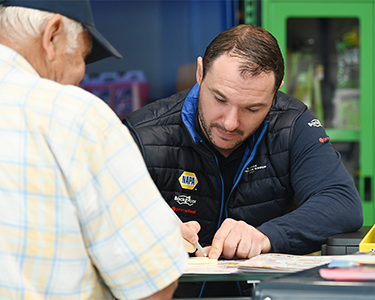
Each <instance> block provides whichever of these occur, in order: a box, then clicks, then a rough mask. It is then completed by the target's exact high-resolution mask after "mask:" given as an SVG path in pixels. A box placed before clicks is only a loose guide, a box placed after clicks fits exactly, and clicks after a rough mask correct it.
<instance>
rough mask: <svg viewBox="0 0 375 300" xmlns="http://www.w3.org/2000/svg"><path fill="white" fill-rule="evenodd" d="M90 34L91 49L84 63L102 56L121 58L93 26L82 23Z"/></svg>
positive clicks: (91, 61)
mask: <svg viewBox="0 0 375 300" xmlns="http://www.w3.org/2000/svg"><path fill="white" fill-rule="evenodd" d="M82 25H83V27H85V29H86V30H87V31H88V32H89V33H90V34H91V36H92V50H91V52H90V54H89V55H87V57H86V60H85V61H86V64H90V63H93V62H95V61H98V60H100V59H103V58H107V57H111V56H114V57H116V58H120V59H121V58H122V55H121V54H120V53H119V52H118V51H117V50H116V49H115V48H114V47H113V46H112V45H111V44H110V43H109V42H108V41H107V40H106V38H105V37H104V36H102V35H101V34H100V32H99V31H98V30H97V29H96V28H95V27H93V26H91V25H89V24H82Z"/></svg>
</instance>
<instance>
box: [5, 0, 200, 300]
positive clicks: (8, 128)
mask: <svg viewBox="0 0 375 300" xmlns="http://www.w3.org/2000/svg"><path fill="white" fill-rule="evenodd" d="M0 3H1V5H0V139H1V147H0V170H1V172H0V177H1V180H0V265H1V267H0V282H1V284H0V295H1V299H113V297H116V298H118V299H140V298H145V297H147V299H149V298H152V299H170V298H171V297H172V294H173V291H174V290H175V288H176V286H177V282H176V280H177V278H178V277H179V276H180V275H181V273H182V272H183V269H184V268H185V266H186V263H187V254H186V250H185V248H184V246H183V243H182V239H181V232H180V229H179V225H178V221H177V219H176V218H175V216H174V215H173V212H172V211H171V210H170V208H169V207H168V205H167V204H166V203H165V202H164V200H163V199H162V198H161V196H160V194H159V192H158V190H157V188H156V187H155V185H154V183H153V182H152V179H151V178H150V176H149V174H148V172H147V169H146V166H145V164H144V162H143V159H142V156H141V155H140V153H139V151H138V149H137V146H136V145H135V143H134V142H133V140H132V138H131V136H130V135H129V132H128V131H127V129H126V128H125V127H124V126H123V125H122V124H121V122H120V120H118V118H117V117H116V115H115V114H114V113H113V112H112V111H111V109H110V108H109V107H108V106H107V105H106V104H105V103H104V102H103V101H101V100H100V99H98V98H97V97H95V96H93V95H92V94H90V93H88V92H85V91H84V90H82V89H80V88H78V87H77V85H78V84H79V82H80V81H81V80H82V78H83V76H84V72H85V60H86V62H93V61H96V60H99V59H102V58H105V57H108V56H115V57H121V55H120V54H119V53H118V52H117V51H116V50H115V49H114V48H113V47H112V46H111V45H110V44H109V42H108V41H107V40H106V39H105V38H104V37H103V36H102V35H101V34H100V33H99V32H98V31H97V30H96V28H95V26H94V23H93V21H92V16H91V9H90V3H89V1H77V0H75V1H31V0H29V1H16V0H14V1H13V0H9V1H0ZM191 238H192V239H193V240H194V239H195V240H197V237H195V238H194V234H193V236H191Z"/></svg>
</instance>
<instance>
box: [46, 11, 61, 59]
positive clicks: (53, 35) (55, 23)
mask: <svg viewBox="0 0 375 300" xmlns="http://www.w3.org/2000/svg"><path fill="white" fill-rule="evenodd" d="M63 33H64V23H63V19H62V16H61V15H60V14H55V15H53V17H52V18H51V19H49V20H48V22H47V24H46V26H45V27H44V31H43V33H42V45H43V49H44V51H45V53H46V57H47V58H48V60H50V61H53V60H54V59H55V58H56V55H57V53H58V52H59V50H60V48H61V47H64V49H65V43H64V42H63V41H64V39H63V36H62V34H63ZM64 49H62V50H60V51H62V52H63V51H64Z"/></svg>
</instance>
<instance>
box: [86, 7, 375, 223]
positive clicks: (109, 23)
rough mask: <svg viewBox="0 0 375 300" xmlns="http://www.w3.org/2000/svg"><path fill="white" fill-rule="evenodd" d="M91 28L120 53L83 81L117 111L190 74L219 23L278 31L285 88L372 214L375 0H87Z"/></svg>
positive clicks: (172, 87)
mask: <svg viewBox="0 0 375 300" xmlns="http://www.w3.org/2000/svg"><path fill="white" fill-rule="evenodd" d="M91 3H92V11H93V16H94V20H95V24H96V27H97V28H98V29H99V31H100V32H101V33H102V34H103V35H104V36H105V37H106V38H107V39H108V40H109V41H110V42H111V44H112V45H114V47H115V48H116V49H117V50H118V51H119V52H120V53H121V54H122V55H123V56H124V58H123V59H122V60H118V59H115V58H107V59H104V60H102V61H99V62H96V63H93V64H90V65H88V66H87V71H86V75H85V78H84V80H83V82H82V83H81V86H82V87H83V88H85V89H87V90H88V91H90V92H92V93H94V94H96V95H97V96H99V97H100V98H101V99H103V100H104V101H105V102H106V103H108V105H109V106H110V107H111V108H112V109H113V110H114V111H115V112H116V114H117V115H118V116H119V118H120V119H123V118H124V117H126V115H127V114H128V113H130V112H132V111H134V110H136V109H138V108H139V107H141V106H143V105H145V104H147V103H149V102H152V101H155V100H157V99H160V98H164V97H168V96H170V95H172V94H174V93H175V92H177V91H181V90H183V89H185V88H188V87H191V86H193V85H194V83H195V66H196V60H197V57H199V56H203V55H204V51H205V49H206V47H207V45H208V44H209V43H210V42H211V41H212V40H213V39H214V38H215V37H216V36H217V35H218V34H219V33H220V32H222V31H224V30H226V29H228V28H230V27H232V26H235V25H237V24H243V23H245V24H253V25H256V26H262V27H264V28H265V29H267V30H268V31H270V32H271V33H272V34H273V35H274V36H275V37H276V39H277V40H278V42H279V45H280V48H281V50H282V52H283V56H284V59H285V65H286V74H285V78H284V81H285V86H284V87H283V88H282V91H283V92H287V93H288V94H291V95H294V96H296V97H297V98H298V99H300V100H301V101H303V102H304V103H305V104H306V105H308V106H309V108H310V110H311V111H312V112H313V113H314V114H315V116H316V117H317V118H318V119H319V120H320V122H321V123H322V124H323V126H324V127H325V129H326V131H327V134H328V135H329V137H330V141H331V142H332V144H333V146H334V148H335V149H336V150H338V151H339V152H340V153H341V157H342V161H343V163H344V164H345V166H346V168H347V169H348V171H349V173H350V174H351V175H352V177H353V179H354V181H355V183H356V186H357V188H358V190H359V192H360V195H361V198H362V204H363V211H364V217H365V225H373V224H374V223H375V205H374V196H375V191H374V190H375V186H374V173H375V170H374V168H375V141H374V140H375V138H374V137H375V130H374V129H375V124H374V119H375V105H374V102H375V101H374V100H375V99H374V98H375V97H374V95H375V91H374V86H375V84H374V83H375V75H374V69H375V68H374V66H375V63H374V60H375V45H374V34H375V24H374V15H375V0H324V1H323V0H321V1H320V0H201V1H199V0H91Z"/></svg>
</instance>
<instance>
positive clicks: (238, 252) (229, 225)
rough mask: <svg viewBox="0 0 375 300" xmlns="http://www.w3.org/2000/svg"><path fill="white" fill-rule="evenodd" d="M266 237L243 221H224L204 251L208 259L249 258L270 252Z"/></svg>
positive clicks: (268, 241) (269, 244)
mask: <svg viewBox="0 0 375 300" xmlns="http://www.w3.org/2000/svg"><path fill="white" fill-rule="evenodd" d="M271 247H272V246H271V242H270V240H269V239H268V237H267V236H266V235H265V234H263V233H262V232H260V231H259V230H258V229H256V228H255V227H253V226H251V225H249V224H247V223H245V222H244V221H236V220H233V219H226V220H225V221H224V222H223V224H222V225H221V226H220V228H219V230H218V231H217V232H216V234H215V236H214V239H213V241H212V245H211V247H206V248H205V251H206V253H208V257H209V258H214V259H217V258H219V257H220V256H223V257H224V258H226V259H233V258H234V257H237V258H250V257H253V256H256V255H259V254H260V253H267V252H269V251H270V250H271Z"/></svg>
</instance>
